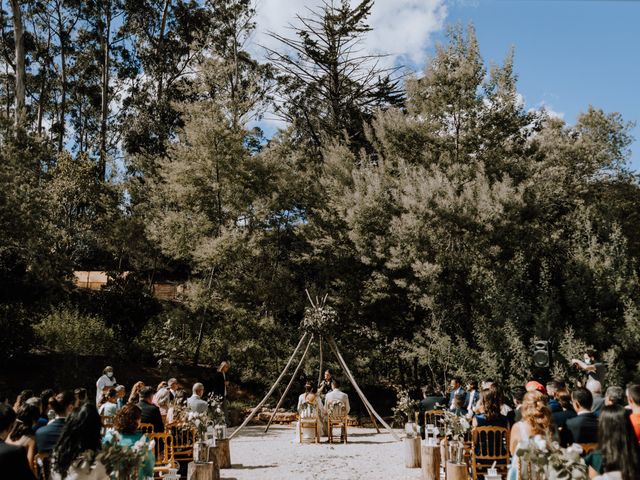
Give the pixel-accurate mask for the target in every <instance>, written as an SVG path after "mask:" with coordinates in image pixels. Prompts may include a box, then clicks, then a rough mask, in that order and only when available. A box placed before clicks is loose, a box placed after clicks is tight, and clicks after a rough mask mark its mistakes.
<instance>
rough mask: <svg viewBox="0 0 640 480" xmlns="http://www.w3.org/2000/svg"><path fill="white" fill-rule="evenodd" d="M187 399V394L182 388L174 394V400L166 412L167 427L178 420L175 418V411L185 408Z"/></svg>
mask: <svg viewBox="0 0 640 480" xmlns="http://www.w3.org/2000/svg"><path fill="white" fill-rule="evenodd" d="M188 399H189V397H188V396H187V392H186V391H185V390H183V389H182V388H181V389H180V390H178V391H177V392H176V399H175V401H174V402H173V404H172V405H171V406H170V407H169V410H167V425H168V424H170V423H173V422H175V421H177V420H178V419H177V417H176V414H177V411H178V410H179V409H183V408H185V407H186V406H187V400H188Z"/></svg>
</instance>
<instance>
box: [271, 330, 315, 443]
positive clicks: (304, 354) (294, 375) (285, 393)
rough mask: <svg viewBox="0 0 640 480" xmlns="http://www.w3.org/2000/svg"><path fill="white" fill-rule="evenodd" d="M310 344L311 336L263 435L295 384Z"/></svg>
mask: <svg viewBox="0 0 640 480" xmlns="http://www.w3.org/2000/svg"><path fill="white" fill-rule="evenodd" d="M311 342H313V335H311V338H309V342H308V343H307V348H305V349H304V353H303V354H302V357H301V358H300V361H299V362H298V366H297V367H296V369H295V370H294V372H293V375H291V380H289V384H288V385H287V388H285V389H284V393H283V394H282V396H281V397H280V400H278V404H277V405H276V409H275V410H274V411H273V413H272V414H271V418H270V419H269V423H267V428H265V429H264V433H267V432H268V431H269V427H270V426H271V422H273V419H274V418H275V416H276V413H278V409H279V408H280V405H282V402H284V397H286V396H287V393H289V389H290V388H291V385H293V382H295V380H296V375H297V374H298V371H299V370H300V367H301V366H302V363H303V362H304V359H305V358H306V356H307V352H308V351H309V347H310V346H311Z"/></svg>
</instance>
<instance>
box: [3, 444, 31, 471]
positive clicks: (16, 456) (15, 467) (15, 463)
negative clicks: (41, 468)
mask: <svg viewBox="0 0 640 480" xmlns="http://www.w3.org/2000/svg"><path fill="white" fill-rule="evenodd" d="M0 476H2V478H6V479H7V480H9V479H11V480H35V478H36V477H35V475H34V474H33V472H32V471H31V469H30V468H29V462H28V461H27V452H26V450H25V449H24V447H18V446H16V445H7V444H6V443H4V442H3V441H2V440H0Z"/></svg>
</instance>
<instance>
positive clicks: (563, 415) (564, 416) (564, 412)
mask: <svg viewBox="0 0 640 480" xmlns="http://www.w3.org/2000/svg"><path fill="white" fill-rule="evenodd" d="M556 399H557V400H558V405H560V408H561V411H559V412H555V413H552V414H551V420H552V421H553V424H554V425H555V426H556V428H557V429H558V434H559V437H560V445H562V446H563V447H566V446H568V444H569V443H570V442H571V435H570V433H569V431H568V430H567V420H569V419H570V418H573V417H575V416H576V411H575V410H574V409H573V405H572V403H571V394H570V393H569V392H568V391H567V390H558V391H557V392H556Z"/></svg>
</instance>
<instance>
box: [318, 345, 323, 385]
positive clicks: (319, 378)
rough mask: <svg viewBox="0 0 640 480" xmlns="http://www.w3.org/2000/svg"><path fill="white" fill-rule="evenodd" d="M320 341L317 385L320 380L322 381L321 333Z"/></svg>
mask: <svg viewBox="0 0 640 480" xmlns="http://www.w3.org/2000/svg"><path fill="white" fill-rule="evenodd" d="M319 338H320V341H319V342H318V343H319V344H320V372H319V373H318V385H320V382H321V381H322V335H320V337H319Z"/></svg>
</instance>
